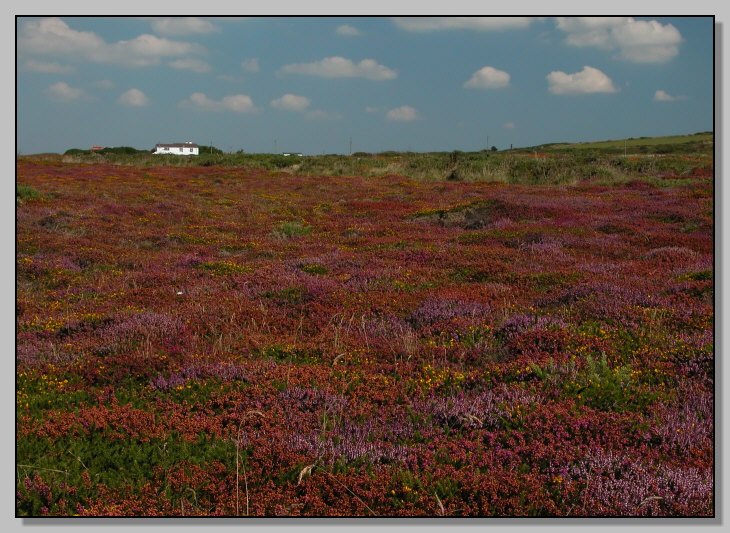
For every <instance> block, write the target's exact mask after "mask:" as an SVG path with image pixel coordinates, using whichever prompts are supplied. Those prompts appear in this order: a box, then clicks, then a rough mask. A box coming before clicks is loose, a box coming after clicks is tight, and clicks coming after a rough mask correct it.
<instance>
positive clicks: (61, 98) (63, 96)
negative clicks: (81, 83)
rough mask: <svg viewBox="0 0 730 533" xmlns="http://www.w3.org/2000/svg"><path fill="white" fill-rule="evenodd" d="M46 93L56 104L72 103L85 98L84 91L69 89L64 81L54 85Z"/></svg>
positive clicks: (74, 88)
mask: <svg viewBox="0 0 730 533" xmlns="http://www.w3.org/2000/svg"><path fill="white" fill-rule="evenodd" d="M46 93H47V94H48V96H50V97H51V99H53V100H56V101H57V102H73V101H75V100H79V99H81V98H84V96H85V94H84V91H82V90H81V89H78V88H76V87H71V86H70V85H69V84H68V83H66V82H65V81H59V82H58V83H54V84H53V85H51V86H50V87H48V88H47V89H46Z"/></svg>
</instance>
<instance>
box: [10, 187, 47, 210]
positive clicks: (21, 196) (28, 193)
mask: <svg viewBox="0 0 730 533" xmlns="http://www.w3.org/2000/svg"><path fill="white" fill-rule="evenodd" d="M40 198H42V195H41V193H40V192H39V191H38V190H37V189H34V188H33V187H31V186H30V185H23V184H22V183H18V184H17V185H16V186H15V201H16V204H17V205H21V204H23V203H25V202H29V201H31V200H38V199H40Z"/></svg>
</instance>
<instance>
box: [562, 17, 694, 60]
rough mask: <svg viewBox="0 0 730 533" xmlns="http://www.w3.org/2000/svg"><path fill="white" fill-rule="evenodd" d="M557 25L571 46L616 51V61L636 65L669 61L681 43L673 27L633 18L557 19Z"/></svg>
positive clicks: (676, 52) (676, 30) (677, 31)
mask: <svg viewBox="0 0 730 533" xmlns="http://www.w3.org/2000/svg"><path fill="white" fill-rule="evenodd" d="M556 26H557V28H558V29H560V30H562V31H564V32H565V33H566V34H567V35H566V38H565V42H566V43H567V44H569V45H571V46H579V47H584V46H591V47H595V48H599V49H602V50H606V51H618V55H617V57H618V58H619V59H624V60H626V61H632V62H635V63H662V62H665V61H669V60H670V59H672V58H673V57H674V56H676V55H677V54H678V53H679V44H680V43H681V42H682V40H683V39H682V34H681V33H680V32H679V30H678V29H677V28H675V27H674V26H673V25H672V24H662V23H660V22H658V21H656V20H636V19H634V18H633V17H558V18H557V19H556Z"/></svg>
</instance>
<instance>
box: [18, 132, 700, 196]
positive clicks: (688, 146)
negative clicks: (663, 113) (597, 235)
mask: <svg viewBox="0 0 730 533" xmlns="http://www.w3.org/2000/svg"><path fill="white" fill-rule="evenodd" d="M713 147H714V137H713V134H712V133H711V132H700V133H696V134H693V135H683V136H671V137H640V138H629V139H620V140H611V141H602V142H590V143H550V144H543V145H539V146H534V147H528V148H516V149H513V150H497V149H496V147H494V146H492V147H490V148H488V149H487V148H485V149H484V150H481V151H478V152H462V151H459V150H455V151H452V152H426V153H416V152H396V151H384V152H379V153H368V152H355V153H354V154H352V155H350V156H346V155H337V154H327V155H314V156H304V157H292V156H284V155H282V154H249V153H244V152H243V151H238V152H236V153H225V152H223V151H222V150H221V149H219V148H216V147H214V146H200V155H199V156H196V157H180V156H160V155H154V154H152V153H151V152H150V151H148V150H137V149H135V148H131V147H128V146H121V147H114V148H104V149H102V150H99V151H94V152H91V151H89V150H81V149H76V148H74V149H71V150H67V151H66V152H65V154H64V156H63V160H64V161H66V162H70V163H98V162H100V161H101V160H103V161H104V162H107V163H111V164H120V165H133V166H149V167H151V166H159V165H165V166H168V165H169V166H186V167H187V166H205V167H210V166H222V167H241V168H249V169H255V170H265V171H274V172H276V171H279V172H286V173H287V174H294V175H301V176H316V175H321V176H388V175H400V176H406V177H410V178H414V179H418V180H425V181H441V180H446V181H496V182H502V183H520V184H538V183H543V184H570V183H576V182H578V181H581V180H591V181H592V182H596V183H598V184H600V183H615V182H627V181H631V180H635V179H641V180H646V181H649V182H650V183H652V184H655V185H671V184H674V185H676V184H681V183H682V182H683V181H682V180H685V179H686V178H689V177H692V176H696V175H698V174H699V175H709V173H711V170H712V154H713ZM30 157H33V156H30ZM38 157H40V156H38ZM45 157H46V158H47V157H48V156H45Z"/></svg>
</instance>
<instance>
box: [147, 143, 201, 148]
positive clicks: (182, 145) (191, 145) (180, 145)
mask: <svg viewBox="0 0 730 533" xmlns="http://www.w3.org/2000/svg"><path fill="white" fill-rule="evenodd" d="M155 146H165V147H167V148H198V145H197V144H195V143H157V144H156V145H155Z"/></svg>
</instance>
